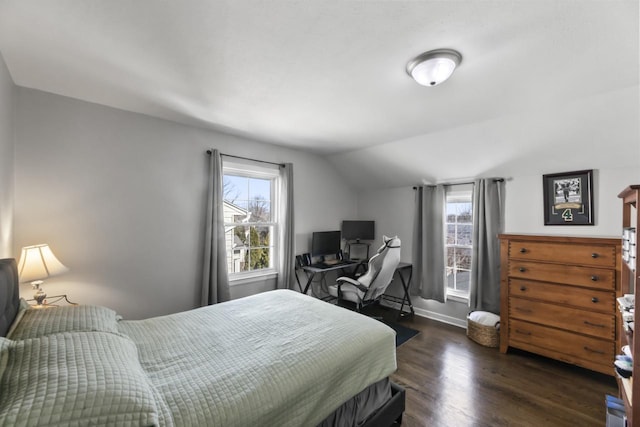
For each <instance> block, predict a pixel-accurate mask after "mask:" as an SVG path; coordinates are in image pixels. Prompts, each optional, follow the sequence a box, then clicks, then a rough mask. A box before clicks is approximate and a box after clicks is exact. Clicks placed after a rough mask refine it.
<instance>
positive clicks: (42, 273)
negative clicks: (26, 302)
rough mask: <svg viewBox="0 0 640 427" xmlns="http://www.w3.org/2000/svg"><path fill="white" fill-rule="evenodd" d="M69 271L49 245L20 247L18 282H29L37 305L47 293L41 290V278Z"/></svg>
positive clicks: (42, 281)
mask: <svg viewBox="0 0 640 427" xmlns="http://www.w3.org/2000/svg"><path fill="white" fill-rule="evenodd" d="M67 271H69V269H68V268H67V267H65V266H64V265H63V264H62V263H61V262H60V261H58V258H56V256H55V255H54V254H53V252H51V249H50V248H49V245H47V244H42V245H34V246H25V247H24V248H22V254H21V255H20V262H19V263H18V275H19V277H20V283H26V282H31V287H33V289H35V291H36V293H35V294H34V295H33V299H35V300H36V304H37V305H42V303H43V302H44V299H45V298H46V297H47V294H46V293H44V291H43V290H42V284H43V283H44V280H43V279H46V278H48V277H51V276H57V275H58V274H62V273H65V272H67Z"/></svg>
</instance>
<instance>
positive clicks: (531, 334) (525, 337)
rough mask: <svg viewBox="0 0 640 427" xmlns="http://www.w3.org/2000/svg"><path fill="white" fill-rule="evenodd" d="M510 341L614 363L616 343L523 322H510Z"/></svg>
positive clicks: (605, 362) (596, 361)
mask: <svg viewBox="0 0 640 427" xmlns="http://www.w3.org/2000/svg"><path fill="white" fill-rule="evenodd" d="M509 340H510V341H519V342H523V343H525V344H530V345H534V346H536V347H540V348H546V349H549V350H552V351H556V352H558V353H563V354H566V355H568V356H572V357H578V358H580V359H584V360H588V361H591V362H595V363H598V364H602V365H609V366H611V364H612V363H613V355H614V348H615V346H614V341H606V340H601V339H598V338H591V337H587V336H584V335H579V334H574V333H572V332H567V331H563V330H560V329H554V328H549V327H545V326H540V325H535V324H533V323H528V322H524V321H521V320H516V319H512V320H511V321H510V323H509ZM516 347H517V345H516Z"/></svg>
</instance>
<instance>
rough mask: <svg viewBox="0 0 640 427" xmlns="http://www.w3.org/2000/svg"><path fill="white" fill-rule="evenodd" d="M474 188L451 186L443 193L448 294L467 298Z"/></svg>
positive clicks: (463, 185) (464, 185)
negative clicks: (444, 195) (444, 198)
mask: <svg viewBox="0 0 640 427" xmlns="http://www.w3.org/2000/svg"><path fill="white" fill-rule="evenodd" d="M472 196H473V185H472V184H462V185H452V186H449V187H447V190H446V214H445V251H446V267H445V270H446V280H447V294H448V295H453V296H457V297H462V298H469V277H470V272H471V239H472V237H473V212H472V207H473V201H472Z"/></svg>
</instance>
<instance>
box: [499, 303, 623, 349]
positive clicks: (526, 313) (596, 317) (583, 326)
mask: <svg viewBox="0 0 640 427" xmlns="http://www.w3.org/2000/svg"><path fill="white" fill-rule="evenodd" d="M509 317H510V318H511V319H520V320H526V321H529V322H534V323H540V324H543V325H546V326H553V327H555V328H559V329H565V330H567V331H571V332H578V333H581V334H585V335H591V336H593V337H596V338H602V339H605V340H613V339H614V338H615V330H616V323H615V322H616V318H615V315H612V314H604V313H598V312H594V311H588V310H582V309H578V308H571V307H567V306H561V305H556V304H549V303H546V302H540V301H533V300H528V299H524V298H514V297H511V298H509Z"/></svg>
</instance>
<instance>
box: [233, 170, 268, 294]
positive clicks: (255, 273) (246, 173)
mask: <svg viewBox="0 0 640 427" xmlns="http://www.w3.org/2000/svg"><path fill="white" fill-rule="evenodd" d="M222 175H223V180H224V177H225V176H227V175H229V176H237V177H242V178H248V179H251V178H256V179H265V180H269V181H270V182H271V188H270V193H271V200H269V203H270V204H271V221H257V222H252V221H249V222H246V223H244V224H243V225H244V226H246V227H252V226H256V227H272V228H271V230H272V233H271V236H270V237H271V238H270V241H269V246H268V248H269V249H270V250H269V264H270V267H268V268H261V269H257V270H248V271H238V272H232V271H228V275H229V283H230V284H233V285H237V284H242V283H246V282H251V281H252V279H256V278H260V279H270V278H275V277H277V265H278V261H279V257H280V248H279V240H280V239H279V235H280V230H281V226H280V212H279V197H280V192H279V191H278V189H279V187H280V179H281V178H280V169H279V167H278V166H277V165H273V167H270V165H266V164H265V165H262V164H260V165H258V164H256V163H255V162H250V161H247V162H244V161H223V164H222ZM249 201H251V199H248V200H247V202H249ZM237 226H238V223H235V222H226V221H225V223H224V227H225V230H226V229H227V228H228V227H233V228H235V227H237ZM259 248H263V246H260V247H259ZM228 249H229V248H227V250H228ZM248 250H251V246H250V245H249V249H248ZM228 256H229V255H228V254H227V257H228Z"/></svg>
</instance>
